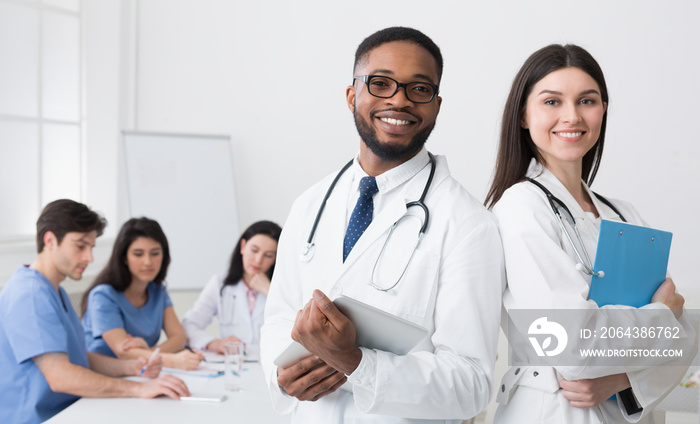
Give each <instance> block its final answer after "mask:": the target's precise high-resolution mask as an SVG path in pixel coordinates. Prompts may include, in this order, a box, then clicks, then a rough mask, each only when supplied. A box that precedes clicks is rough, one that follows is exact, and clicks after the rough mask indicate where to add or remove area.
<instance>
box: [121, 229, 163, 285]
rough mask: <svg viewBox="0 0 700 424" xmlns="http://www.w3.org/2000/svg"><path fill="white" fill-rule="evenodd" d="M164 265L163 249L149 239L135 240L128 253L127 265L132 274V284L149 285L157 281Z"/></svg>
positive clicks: (140, 238)
mask: <svg viewBox="0 0 700 424" xmlns="http://www.w3.org/2000/svg"><path fill="white" fill-rule="evenodd" d="M162 263H163V248H162V246H161V245H160V243H158V242H157V241H155V240H153V239H152V238H149V237H139V238H137V239H136V240H134V242H133V243H131V245H130V246H129V249H128V250H127V251H126V265H127V267H128V268H129V272H131V283H132V284H134V283H140V284H144V285H145V284H148V283H149V282H151V281H153V280H155V278H156V276H157V275H158V272H160V266H161V264H162Z"/></svg>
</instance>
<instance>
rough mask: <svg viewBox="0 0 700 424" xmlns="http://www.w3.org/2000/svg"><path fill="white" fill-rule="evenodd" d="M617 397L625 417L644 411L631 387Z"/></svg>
mask: <svg viewBox="0 0 700 424" xmlns="http://www.w3.org/2000/svg"><path fill="white" fill-rule="evenodd" d="M618 215H619V214H618ZM620 218H622V216H620ZM617 395H618V396H619V397H620V400H621V401H622V405H624V407H625V411H627V415H634V414H636V413H638V412H642V411H643V410H644V408H642V407H641V406H639V404H637V401H636V400H635V398H634V394H633V393H632V388H631V387H630V388H628V389H625V390H623V391H621V392H620V393H618V394H617Z"/></svg>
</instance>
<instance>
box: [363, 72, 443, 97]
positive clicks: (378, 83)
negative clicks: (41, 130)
mask: <svg viewBox="0 0 700 424" xmlns="http://www.w3.org/2000/svg"><path fill="white" fill-rule="evenodd" d="M354 80H360V81H362V82H364V83H365V84H367V91H369V94H371V95H373V96H374V97H379V98H381V99H388V98H391V97H394V95H395V94H396V92H397V91H399V88H401V87H403V89H404V92H405V93H406V98H407V99H408V100H410V101H412V102H413V103H430V102H432V101H433V99H434V98H435V95H436V94H438V86H437V85H436V84H431V83H429V82H423V81H413V82H407V83H405V84H404V83H402V82H398V81H396V80H395V79H393V78H389V77H386V76H384V75H359V76H356V77H354V78H353V82H354Z"/></svg>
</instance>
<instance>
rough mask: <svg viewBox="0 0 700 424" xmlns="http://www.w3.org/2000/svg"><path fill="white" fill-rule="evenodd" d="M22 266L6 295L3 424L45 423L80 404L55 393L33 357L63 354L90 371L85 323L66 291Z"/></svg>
mask: <svg viewBox="0 0 700 424" xmlns="http://www.w3.org/2000/svg"><path fill="white" fill-rule="evenodd" d="M59 290H60V293H59V292H57V291H56V289H54V287H53V286H52V285H51V283H50V282H49V280H47V279H46V277H44V275H43V274H41V273H40V272H38V271H36V270H33V269H30V268H28V267H25V266H21V267H20V268H19V269H17V270H16V271H15V273H14V274H13V275H12V277H11V278H10V280H9V281H8V282H7V284H6V285H5V287H4V288H3V289H2V291H0V364H2V372H0V396H1V397H2V401H0V423H40V422H42V421H45V420H47V419H49V418H51V417H52V416H54V415H56V414H57V413H59V412H60V411H61V410H63V409H64V408H66V407H67V406H69V405H70V404H71V403H73V402H75V401H76V400H78V396H74V395H69V394H66V393H56V392H53V391H51V388H49V384H48V383H47V381H46V379H45V378H44V375H43V374H42V373H41V371H40V370H39V368H37V366H36V365H35V364H34V361H33V360H32V358H33V357H35V356H38V355H42V354H44V353H49V352H63V353H66V354H67V355H68V359H69V360H70V362H71V363H73V364H76V365H81V366H84V367H86V368H87V367H89V364H88V358H87V353H86V351H85V339H84V333H83V328H82V326H81V325H80V320H79V319H78V316H77V315H76V314H75V311H74V310H73V307H72V306H71V303H70V300H69V299H68V295H67V294H66V292H65V290H63V288H60V289H59Z"/></svg>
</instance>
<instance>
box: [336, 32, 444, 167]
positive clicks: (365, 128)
mask: <svg viewBox="0 0 700 424" xmlns="http://www.w3.org/2000/svg"><path fill="white" fill-rule="evenodd" d="M359 75H384V76H388V77H391V78H393V79H395V80H397V81H398V82H400V83H409V82H415V81H422V82H429V83H432V84H438V83H439V81H438V78H439V77H438V68H437V63H436V61H435V59H434V58H433V56H432V55H431V54H430V53H429V52H428V51H427V50H426V49H424V48H423V47H421V46H419V45H418V44H414V43H411V42H406V41H392V42H389V43H385V44H382V45H380V46H378V47H376V48H374V49H372V50H371V51H370V52H369V53H368V54H367V55H366V57H365V58H364V60H362V61H361V62H360V63H358V66H357V68H356V69H355V76H359ZM346 95H347V103H348V107H349V108H350V110H351V111H352V112H353V115H354V117H355V125H356V127H357V130H358V132H359V133H360V137H361V138H362V141H363V143H362V144H361V146H360V152H361V155H363V153H364V154H369V155H373V156H374V157H376V158H378V159H379V160H382V161H385V162H390V163H393V164H394V165H396V164H399V163H402V162H405V161H406V160H408V159H410V158H411V157H412V156H413V155H415V154H416V153H417V152H418V151H419V150H420V149H421V147H422V146H423V144H424V143H425V141H426V140H427V139H428V136H429V135H430V132H431V131H432V129H433V127H434V126H435V119H436V118H437V114H438V112H439V111H440V104H441V102H442V98H440V97H439V96H435V98H434V99H433V100H432V101H431V102H430V103H425V104H419V103H413V102H412V101H410V100H409V99H408V98H407V97H406V92H405V91H404V88H400V89H399V90H398V91H397V92H396V94H394V95H393V96H392V97H391V98H388V99H382V98H378V97H375V96H373V95H371V94H370V93H369V92H368V91H367V85H366V84H365V83H363V82H362V81H359V80H356V81H355V83H354V85H352V86H350V87H348V89H347V92H346Z"/></svg>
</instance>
